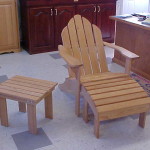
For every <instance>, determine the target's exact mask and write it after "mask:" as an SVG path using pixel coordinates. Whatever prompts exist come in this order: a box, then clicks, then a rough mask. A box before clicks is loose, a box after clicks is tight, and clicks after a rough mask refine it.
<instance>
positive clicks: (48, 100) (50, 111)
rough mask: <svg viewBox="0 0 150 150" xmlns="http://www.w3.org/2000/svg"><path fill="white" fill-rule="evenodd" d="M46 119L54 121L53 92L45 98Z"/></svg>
mask: <svg viewBox="0 0 150 150" xmlns="http://www.w3.org/2000/svg"><path fill="white" fill-rule="evenodd" d="M45 118H50V119H53V104H52V92H51V93H50V94H49V95H47V96H46V97H45Z"/></svg>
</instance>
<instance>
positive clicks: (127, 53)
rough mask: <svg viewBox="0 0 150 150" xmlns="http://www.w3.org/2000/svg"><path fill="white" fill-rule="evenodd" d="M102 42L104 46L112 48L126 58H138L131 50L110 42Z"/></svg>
mask: <svg viewBox="0 0 150 150" xmlns="http://www.w3.org/2000/svg"><path fill="white" fill-rule="evenodd" d="M103 44H104V45H105V46H108V47H110V48H114V49H115V50H116V51H118V52H120V53H121V54H122V55H123V56H125V57H126V58H130V59H132V58H138V57H139V56H138V55H136V54H135V53H132V52H130V51H128V50H127V49H125V48H123V47H120V46H117V45H114V44H111V43H108V42H103Z"/></svg>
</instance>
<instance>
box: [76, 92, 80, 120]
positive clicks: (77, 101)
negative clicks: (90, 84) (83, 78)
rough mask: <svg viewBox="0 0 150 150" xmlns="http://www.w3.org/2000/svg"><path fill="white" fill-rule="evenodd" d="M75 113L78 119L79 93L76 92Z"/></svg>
mask: <svg viewBox="0 0 150 150" xmlns="http://www.w3.org/2000/svg"><path fill="white" fill-rule="evenodd" d="M75 113H76V115H77V116H78V117H79V115H80V91H77V93H76V104H75Z"/></svg>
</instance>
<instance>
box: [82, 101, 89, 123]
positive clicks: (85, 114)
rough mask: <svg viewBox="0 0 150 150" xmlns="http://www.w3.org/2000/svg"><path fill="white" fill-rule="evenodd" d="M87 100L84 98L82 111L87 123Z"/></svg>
mask: <svg viewBox="0 0 150 150" xmlns="http://www.w3.org/2000/svg"><path fill="white" fill-rule="evenodd" d="M88 105H89V104H88V102H87V101H86V100H84V112H83V119H84V121H85V122H86V123H87V122H88Z"/></svg>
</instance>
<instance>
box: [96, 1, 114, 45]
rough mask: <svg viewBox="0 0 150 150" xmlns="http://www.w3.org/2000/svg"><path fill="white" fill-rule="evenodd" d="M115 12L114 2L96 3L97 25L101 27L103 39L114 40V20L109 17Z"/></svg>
mask: <svg viewBox="0 0 150 150" xmlns="http://www.w3.org/2000/svg"><path fill="white" fill-rule="evenodd" d="M115 12H116V5H115V4H111V3H109V4H98V5H97V23H96V24H97V26H98V27H99V28H100V29H101V32H102V37H103V40H104V41H107V42H114V31H115V22H114V21H113V20H111V19H109V16H113V15H114V14H115Z"/></svg>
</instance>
